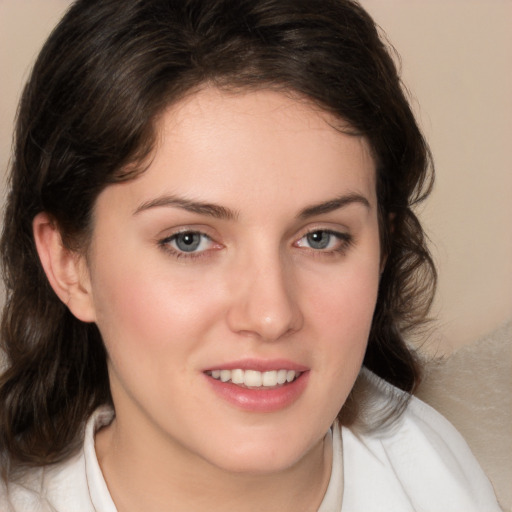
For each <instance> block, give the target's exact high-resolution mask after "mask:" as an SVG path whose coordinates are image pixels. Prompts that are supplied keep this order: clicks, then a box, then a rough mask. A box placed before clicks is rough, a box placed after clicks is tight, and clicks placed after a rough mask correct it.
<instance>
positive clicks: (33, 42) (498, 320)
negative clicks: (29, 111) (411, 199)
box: [0, 0, 512, 353]
mask: <svg viewBox="0 0 512 512" xmlns="http://www.w3.org/2000/svg"><path fill="white" fill-rule="evenodd" d="M362 3H363V5H364V6H365V7H366V8H367V9H368V10H369V11H370V13H372V15H373V16H374V18H375V19H376V20H377V22H378V23H379V24H380V25H381V26H382V27H383V29H384V30H385V31H386V33H387V34H388V36H389V38H390V40H391V41H392V42H393V44H394V46H395V47H396V48H397V50H398V51H399V53H400V54H401V56H402V65H403V74H404V79H405V82H406V84H407V85H408V86H409V88H410V90H411V91H413V98H414V105H415V108H416V111H417V113H418V116H419V118H420V120H421V123H422V125H423V128H424V130H425V132H426V135H427V137H428V139H429V141H430V143H431V146H432V150H433V153H434V157H435V160H436V167H437V184H436V188H435V192H434V194H433V196H432V197H431V200H430V201H429V203H428V205H426V206H425V207H424V209H423V211H422V212H421V217H422V219H423V221H424V222H425V225H426V226H427V231H428V233H429V235H430V237H431V240H432V250H433V253H434V255H435V258H436V261H437V263H438V265H439V273H440V282H439V293H438V299H437V302H436V304H435V313H436V316H437V318H438V320H437V322H436V324H435V330H434V332H433V334H432V335H431V338H430V340H429V348H430V350H434V351H437V352H441V353H443V352H450V351H452V350H453V349H455V348H457V347H459V346H462V345H464V344H468V343H470V342H472V341H474V340H476V339H478V338H480V337H481V336H483V335H484V334H486V333H488V332H490V331H492V330H494V329H495V328H496V327H499V326H500V325H502V324H503V323H505V321H506V320H507V319H510V318H511V317H512V226H511V224H512V151H511V146H512V93H511V91H512V30H511V29H510V27H511V24H512V1H511V0H429V1H428V2H427V1H425V0H362ZM67 5H69V1H68V0H0V92H1V94H0V169H2V171H4V170H5V168H6V166H7V161H8V157H9V152H10V141H11V132H12V123H13V118H14V115H15V108H16V102H17V98H18V95H19V92H20V89H21V87H22V84H23V82H24V80H25V79H26V77H27V74H28V70H29V68H30V64H31V62H32V61H33V59H34V58H35V56H36V54H37V51H38V49H39V47H40V45H41V44H42V41H43V40H44V38H45V37H46V35H47V34H48V33H49V31H50V30H51V28H52V27H53V25H54V24H55V23H56V21H57V20H58V18H59V17H60V15H61V13H62V12H63V10H64V9H65V8H66V6H67ZM3 194H4V190H3V188H2V197H3Z"/></svg>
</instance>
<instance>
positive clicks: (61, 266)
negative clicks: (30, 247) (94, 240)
mask: <svg viewBox="0 0 512 512" xmlns="http://www.w3.org/2000/svg"><path fill="white" fill-rule="evenodd" d="M32 230H33V233H34V240H35V243H36V248H37V252H38V254H39V259H40V260H41V264H42V266H43V269H44V271H45V273H46V277H47V278H48V281H49V282H50V285H51V287H52V288H53V291H54V292H55V293H56V294H57V296H58V297H59V299H60V300H61V301H62V302H63V303H64V304H66V306H67V307H68V309H69V310H70V311H71V313H73V315H74V316H75V317H76V318H78V319H79V320H82V321H83V322H94V321H95V312H94V302H93V297H92V291H91V281H90V276H89V270H88V267H87V264H86V261H85V258H84V256H83V255H80V254H78V253H77V252H75V251H71V250H70V249H68V248H66V247H65V246H64V243H63V242H62V237H61V234H60V231H59V228H58V226H57V224H56V223H55V221H54V220H53V219H52V218H51V217H50V216H49V215H48V214H47V213H45V212H42V213H39V214H37V215H36V216H35V218H34V220H33V222H32Z"/></svg>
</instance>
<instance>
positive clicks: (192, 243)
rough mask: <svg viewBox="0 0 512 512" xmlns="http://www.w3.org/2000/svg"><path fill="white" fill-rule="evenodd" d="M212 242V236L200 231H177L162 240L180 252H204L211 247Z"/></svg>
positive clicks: (163, 243) (164, 243)
mask: <svg viewBox="0 0 512 512" xmlns="http://www.w3.org/2000/svg"><path fill="white" fill-rule="evenodd" d="M211 243H212V240H211V239H210V237H209V236H207V235H205V234H204V233H200V232H199V231H183V232H182V233H176V234H175V235H172V236H170V237H168V238H166V239H165V240H162V242H161V244H162V245H167V246H170V248H171V249H173V250H175V251H176V252H178V253H198V252H203V251H205V250H207V249H208V248H209V247H210V245H211Z"/></svg>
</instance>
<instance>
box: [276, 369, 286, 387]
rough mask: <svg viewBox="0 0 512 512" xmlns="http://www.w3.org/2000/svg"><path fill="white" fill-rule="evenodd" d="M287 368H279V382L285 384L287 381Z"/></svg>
mask: <svg viewBox="0 0 512 512" xmlns="http://www.w3.org/2000/svg"><path fill="white" fill-rule="evenodd" d="M287 373H288V372H287V370H278V372H277V383H278V384H284V383H285V382H286V374H287Z"/></svg>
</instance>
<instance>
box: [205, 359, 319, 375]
mask: <svg viewBox="0 0 512 512" xmlns="http://www.w3.org/2000/svg"><path fill="white" fill-rule="evenodd" d="M238 369H240V370H256V371H260V372H269V371H272V370H284V369H286V370H294V371H296V372H305V371H307V370H309V368H308V367H307V366H304V365H302V364H298V363H295V362H293V361H290V360H287V359H241V360H238V361H229V362H226V363H219V364H217V365H213V366H209V367H208V368H205V369H204V370H203V371H205V372H209V371H213V370H238Z"/></svg>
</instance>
